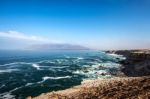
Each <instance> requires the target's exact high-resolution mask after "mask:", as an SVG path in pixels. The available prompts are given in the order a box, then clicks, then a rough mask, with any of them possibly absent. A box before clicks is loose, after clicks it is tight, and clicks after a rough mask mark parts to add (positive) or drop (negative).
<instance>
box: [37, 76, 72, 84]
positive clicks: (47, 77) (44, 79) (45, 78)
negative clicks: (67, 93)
mask: <svg viewBox="0 0 150 99" xmlns="http://www.w3.org/2000/svg"><path fill="white" fill-rule="evenodd" d="M67 78H71V76H63V77H49V76H45V77H42V79H43V80H42V81H39V82H37V83H43V82H44V81H46V80H48V79H52V80H58V79H67Z"/></svg>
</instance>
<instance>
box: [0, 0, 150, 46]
mask: <svg viewBox="0 0 150 99" xmlns="http://www.w3.org/2000/svg"><path fill="white" fill-rule="evenodd" d="M149 37H150V1H149V0H0V48H1V49H8V48H9V49H15V48H16V49H17V48H24V47H25V46H29V45H32V44H39V43H71V44H79V45H83V46H86V47H90V48H94V49H135V48H150V46H149V45H150V39H149Z"/></svg>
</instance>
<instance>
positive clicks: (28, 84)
mask: <svg viewBox="0 0 150 99" xmlns="http://www.w3.org/2000/svg"><path fill="white" fill-rule="evenodd" d="M33 84H34V83H27V84H26V85H25V86H30V85H33Z"/></svg>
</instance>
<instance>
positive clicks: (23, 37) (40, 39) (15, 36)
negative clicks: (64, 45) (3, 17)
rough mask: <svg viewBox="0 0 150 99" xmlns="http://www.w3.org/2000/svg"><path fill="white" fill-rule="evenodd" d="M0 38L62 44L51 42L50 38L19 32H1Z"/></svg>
mask: <svg viewBox="0 0 150 99" xmlns="http://www.w3.org/2000/svg"><path fill="white" fill-rule="evenodd" d="M0 38H12V39H18V40H26V41H33V42H42V43H60V41H59V40H57V41H56V40H51V39H49V38H45V37H40V36H35V35H25V34H24V33H21V32H17V31H8V32H0Z"/></svg>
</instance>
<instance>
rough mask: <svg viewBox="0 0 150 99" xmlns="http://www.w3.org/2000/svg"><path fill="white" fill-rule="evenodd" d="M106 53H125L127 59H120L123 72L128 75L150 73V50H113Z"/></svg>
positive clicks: (145, 74)
mask: <svg viewBox="0 0 150 99" xmlns="http://www.w3.org/2000/svg"><path fill="white" fill-rule="evenodd" d="M106 53H114V54H119V55H123V56H125V57H126V60H122V61H120V64H122V70H121V71H122V72H123V73H124V75H126V76H128V77H139V76H149V75H150V50H117V51H115V50H112V51H106Z"/></svg>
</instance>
